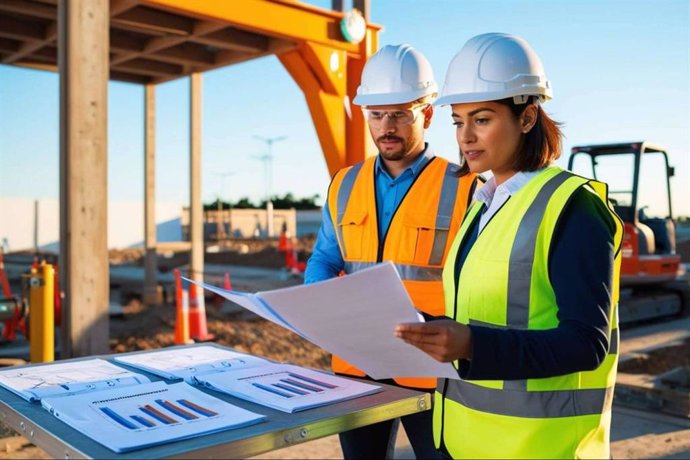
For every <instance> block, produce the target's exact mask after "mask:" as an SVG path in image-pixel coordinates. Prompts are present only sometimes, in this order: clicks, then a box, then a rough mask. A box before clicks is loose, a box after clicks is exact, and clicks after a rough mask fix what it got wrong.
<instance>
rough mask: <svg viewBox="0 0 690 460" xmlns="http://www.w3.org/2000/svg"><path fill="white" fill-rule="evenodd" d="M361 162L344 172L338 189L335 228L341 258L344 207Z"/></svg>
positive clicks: (344, 253)
mask: <svg viewBox="0 0 690 460" xmlns="http://www.w3.org/2000/svg"><path fill="white" fill-rule="evenodd" d="M363 164H364V163H357V164H356V165H354V166H352V168H350V170H349V171H348V172H347V173H346V174H345V177H344V178H343V182H342V184H341V185H340V189H339V190H338V221H337V224H336V226H335V230H336V232H338V241H340V247H341V248H342V249H343V259H347V253H346V251H347V249H346V248H345V243H344V242H343V227H342V223H343V217H344V216H345V209H347V202H348V201H349V199H350V193H352V187H353V186H354V185H355V179H357V175H358V174H359V170H360V169H362V165H363Z"/></svg>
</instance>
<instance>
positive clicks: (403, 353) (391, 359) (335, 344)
mask: <svg viewBox="0 0 690 460" xmlns="http://www.w3.org/2000/svg"><path fill="white" fill-rule="evenodd" d="M188 281H190V282H192V281H191V280H188ZM196 284H197V285H199V286H201V287H203V288H205V289H208V290H209V291H211V292H214V293H216V294H218V295H220V296H222V297H224V298H226V299H228V300H231V301H233V302H235V303H237V304H239V305H241V306H243V307H245V308H247V309H248V310H250V311H252V312H254V313H256V314H257V315H259V316H261V317H262V318H265V319H267V320H269V321H272V322H274V323H276V324H278V325H280V326H283V327H284V328H286V329H288V330H291V331H293V332H295V333H297V334H299V335H300V336H302V337H304V338H305V339H307V340H309V341H310V342H312V343H314V344H315V345H318V346H319V347H321V348H324V349H326V350H328V351H329V352H331V353H333V354H335V355H338V356H340V357H341V358H343V359H345V360H347V361H349V362H350V363H352V364H354V365H355V366H357V367H358V368H360V369H362V370H363V371H364V372H366V373H367V374H368V375H369V376H371V377H373V378H375V379H385V378H394V377H446V378H452V379H458V378H459V377H458V374H457V371H456V370H455V368H454V367H453V365H452V364H451V363H440V362H438V361H436V360H435V359H433V358H432V357H430V356H429V355H427V354H426V353H424V352H423V351H421V350H420V349H418V348H416V347H414V346H412V345H409V344H407V343H405V342H404V341H403V340H401V339H399V338H397V337H396V336H395V333H394V331H395V326H396V325H397V324H399V323H414V322H420V321H423V319H421V315H419V313H418V312H417V311H416V310H415V308H414V306H413V305H412V301H411V300H410V297H409V295H408V294H407V291H406V290H405V287H404V286H403V284H402V281H401V280H400V276H399V275H398V272H397V270H396V269H395V267H394V266H393V264H392V263H390V262H386V263H382V264H378V265H375V266H373V267H371V268H367V269H365V270H361V271H359V272H356V273H353V274H350V275H347V276H342V277H338V278H333V279H330V280H326V281H321V282H319V283H314V284H308V285H302V286H295V287H289V288H284V289H276V290H272V291H263V292H257V293H256V294H249V293H244V292H237V291H231V290H225V289H222V288H219V287H216V286H213V285H210V284H206V283H196Z"/></svg>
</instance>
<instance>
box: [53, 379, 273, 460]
mask: <svg viewBox="0 0 690 460" xmlns="http://www.w3.org/2000/svg"><path fill="white" fill-rule="evenodd" d="M41 404H42V405H43V407H44V408H46V409H47V410H49V411H50V412H51V413H52V414H53V415H55V417H57V418H58V419H60V420H62V421H63V422H65V423H67V424H68V425H70V426H71V427H73V428H75V429H77V430H79V431H80V432H81V433H83V434H84V435H86V436H88V437H90V438H91V439H93V440H94V441H96V442H98V443H100V444H102V445H104V446H105V447H107V448H109V449H111V450H113V451H115V452H127V451H130V450H134V449H140V448H143V447H148V446H153V445H156V444H162V443H165V442H169V441H175V440H180V439H187V438H191V437H195V436H200V435H203V434H208V433H215V432H217V431H224V430H229V429H233V428H239V427H243V426H247V425H251V424H254V423H258V422H260V421H262V420H264V419H265V418H266V417H265V416H264V415H260V414H256V413H254V412H250V411H248V410H245V409H242V408H240V407H237V406H234V405H232V404H229V403H226V402H225V401H222V400H220V399H218V398H214V397H213V396H210V395H208V394H206V393H204V392H202V391H199V390H198V389H195V388H193V387H191V386H189V385H187V384H186V383H175V384H171V385H166V384H165V382H154V383H149V384H142V385H138V386H135V387H130V388H116V389H112V390H105V391H100V392H98V393H89V394H82V395H74V396H61V397H54V398H44V399H43V400H42V401H41Z"/></svg>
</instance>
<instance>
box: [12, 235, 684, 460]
mask: <svg viewBox="0 0 690 460" xmlns="http://www.w3.org/2000/svg"><path fill="white" fill-rule="evenodd" d="M241 244H242V245H244V246H239V245H238V246H237V247H235V248H233V249H231V250H229V251H227V252H219V253H211V254H207V255H206V262H207V264H206V266H205V268H204V270H205V272H207V273H208V275H209V276H210V277H211V278H214V279H217V280H222V275H223V274H224V273H225V272H227V273H229V274H230V279H231V282H232V288H233V289H236V290H241V291H248V292H255V291H260V290H269V289H275V288H280V287H284V286H290V285H296V284H300V283H301V282H302V279H301V277H299V276H295V275H293V274H291V273H289V272H287V271H286V270H285V269H282V268H280V267H281V266H282V262H283V259H282V255H281V254H280V253H279V252H278V251H277V250H276V244H275V242H271V243H268V244H266V243H264V244H259V243H258V242H257V243H256V244H253V245H250V244H249V243H247V242H244V243H241ZM312 244H313V240H308V241H301V242H300V246H299V249H300V250H301V252H300V256H301V257H302V258H304V257H306V254H308V253H309V251H310V249H311V245H312ZM228 249H229V248H228ZM681 251H682V254H683V256H684V257H683V258H684V261H686V262H687V261H689V260H690V241H684V242H683V243H681V244H679V252H681ZM111 256H112V257H111V263H113V264H114V265H113V266H121V267H123V268H125V267H128V266H129V267H132V268H136V267H141V266H142V265H143V262H142V260H141V253H137V250H131V251H117V252H112V253H111ZM184 263H186V259H185V256H183V255H180V254H168V255H167V257H161V260H160V261H159V270H160V273H161V275H165V274H166V273H169V272H170V270H171V269H172V268H177V267H182V269H184ZM236 264H241V265H236ZM206 309H207V317H208V330H209V332H210V333H212V334H214V335H215V342H216V343H218V344H221V345H226V346H230V347H233V348H235V349H237V350H239V351H244V352H248V353H252V354H255V355H258V356H265V357H268V358H271V359H274V360H280V361H288V362H292V363H295V364H298V365H303V366H309V367H313V368H322V369H327V368H328V364H329V355H328V353H326V352H325V351H323V350H321V349H319V348H318V347H316V346H314V345H312V344H311V343H309V342H307V341H305V340H304V339H302V338H300V337H298V336H296V335H295V334H293V333H291V332H289V331H286V330H285V329H283V328H281V327H279V326H276V325H274V324H272V323H269V322H267V321H265V320H263V319H260V318H258V317H256V316H255V315H253V314H252V313H250V312H248V311H246V310H244V309H242V308H241V307H238V306H236V305H234V304H230V303H229V302H222V301H220V300H219V299H216V298H208V299H207V307H206ZM119 313H120V314H118V315H115V316H112V317H111V322H110V330H111V332H110V348H111V350H112V351H113V352H125V351H135V350H145V349H156V348H162V347H166V346H169V345H172V344H173V330H174V321H175V309H174V307H173V306H172V305H163V306H159V307H145V306H143V305H142V303H141V302H140V301H139V299H137V298H136V297H132V298H130V299H127V301H126V302H125V304H124V305H123V306H122V309H121V311H120V312H119ZM688 337H690V318H683V319H675V320H670V321H663V322H657V323H654V324H648V325H643V326H638V327H634V328H629V329H624V330H623V331H622V334H621V363H622V364H621V368H622V369H627V372H638V373H645V372H649V373H655V372H656V371H658V370H659V369H658V368H657V367H658V366H659V365H660V364H659V363H660V362H664V361H665V362H666V364H665V365H666V366H671V365H688V364H689V363H690V341H688V340H686V339H687V338H688ZM669 346H675V348H673V351H671V352H667V353H666V354H664V352H657V353H656V354H653V353H654V350H657V349H660V348H664V347H669ZM3 347H4V345H0V357H4V356H6V354H4V353H3ZM650 352H651V354H650ZM646 355H649V356H652V357H653V359H650V360H648V361H647V364H646V366H647V367H645V364H644V358H643V357H644V356H646ZM641 357H642V358H641ZM626 366H627V367H626ZM611 440H612V455H613V458H690V419H689V418H686V417H685V418H684V417H678V416H671V415H667V414H664V413H661V412H659V411H655V410H641V409H634V408H629V407H624V406H622V405H620V404H618V403H614V411H613V421H612V434H611ZM260 457H261V458H329V459H330V458H342V452H341V450H340V446H339V443H338V437H337V436H330V437H326V438H323V439H319V440H315V441H311V442H308V443H305V444H301V445H296V446H293V447H290V448H286V449H281V450H277V451H273V452H269V453H266V454H262V455H261V456H260ZM3 458H50V457H49V456H48V455H47V454H46V453H45V452H44V451H43V450H41V449H40V448H38V447H35V446H33V445H32V444H30V443H29V442H28V441H27V440H26V439H25V438H24V437H22V436H20V435H19V434H17V433H15V432H14V431H12V430H10V429H8V428H7V427H5V426H3V425H1V424H0V459H3ZM395 458H400V459H409V458H414V453H413V452H412V449H411V447H410V445H409V442H408V441H407V438H406V436H405V434H404V430H403V429H402V428H401V429H400V432H399V433H398V439H397V443H396V454H395Z"/></svg>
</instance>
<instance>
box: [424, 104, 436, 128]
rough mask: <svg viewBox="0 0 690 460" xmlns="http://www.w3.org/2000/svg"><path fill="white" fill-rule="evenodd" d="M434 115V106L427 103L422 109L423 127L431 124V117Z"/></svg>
mask: <svg viewBox="0 0 690 460" xmlns="http://www.w3.org/2000/svg"><path fill="white" fill-rule="evenodd" d="M433 116H434V106H433V105H431V104H429V107H428V108H427V109H426V110H424V129H428V128H429V126H431V118H432V117H433Z"/></svg>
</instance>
